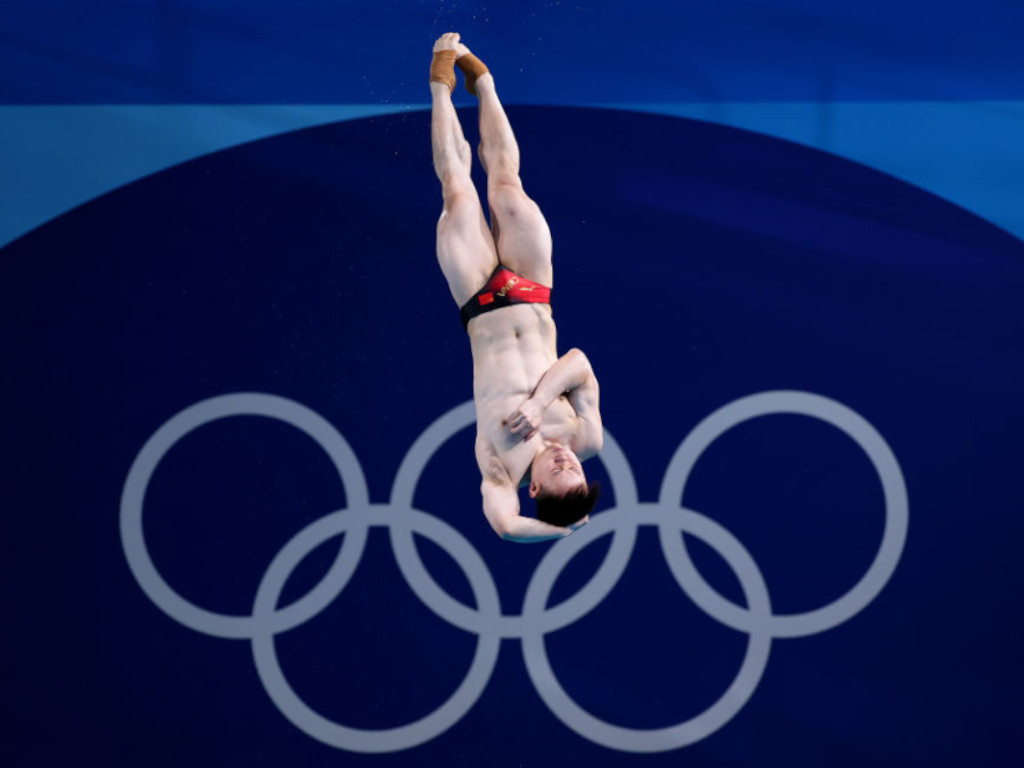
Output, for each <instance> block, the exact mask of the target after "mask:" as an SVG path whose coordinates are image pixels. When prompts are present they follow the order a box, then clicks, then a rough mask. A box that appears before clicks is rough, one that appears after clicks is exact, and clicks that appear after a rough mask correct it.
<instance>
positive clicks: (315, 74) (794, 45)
mask: <svg viewBox="0 0 1024 768" xmlns="http://www.w3.org/2000/svg"><path fill="white" fill-rule="evenodd" d="M1022 27H1024V8H1022V7H1020V6H1019V5H1017V4H1014V3H1004V2H996V1H994V0H984V1H983V2H970V3H968V2H966V1H965V0H942V1H939V2H928V3H924V2H903V3H887V2H882V1H881V0H868V2H852V1H850V0H834V1H833V2H829V3H827V4H823V3H820V2H813V1H812V0H774V1H773V2H757V1H756V0H731V1H730V2H723V3H668V2H663V1H662V0H654V1H652V0H640V1H638V2H630V3H623V2H607V3H593V2H585V1H584V0H580V2H571V0H544V1H542V2H515V3H513V2H502V1H499V2H488V3H475V2H465V1H464V0H431V1H423V2H416V1H415V0H413V1H410V0H387V1H386V2H374V3H361V2H353V1H351V0H348V1H341V2H330V3H324V2H316V1H315V0H305V1H298V2H288V3H284V2H274V1H269V2H257V3H253V2H235V1H234V0H215V1H214V2H202V1H200V0H188V1H183V0H150V1H149V2H140V1H136V2H114V1H112V0H103V1H101V2H91V3H89V4H88V5H82V4H77V3H67V2H63V0H46V1H43V2H40V1H38V0H36V1H32V2H29V1H28V0H19V1H17V2H11V3H8V4H7V6H6V12H5V24H4V33H3V38H2V40H3V54H4V67H3V77H2V79H0V102H4V103H10V104H24V103H29V104H39V103H83V102H84V103H100V104H106V103H123V102H137V103H189V104H191V103H212V104H224V103H228V104H246V103H291V104H295V103H298V104H305V103H338V102H349V103H367V102H378V101H379V102H399V103H408V102H415V101H419V100H420V99H422V98H423V96H422V87H421V73H422V70H423V67H424V63H425V60H426V59H428V57H426V56H424V43H425V42H429V41H430V40H432V39H433V38H434V37H436V36H437V35H438V34H440V33H441V32H447V31H449V30H451V29H456V30H458V31H460V32H462V33H463V34H464V35H465V37H466V40H467V41H470V42H471V43H472V45H475V46H477V47H478V48H479V49H480V51H481V52H483V51H486V52H487V55H488V57H489V58H490V60H491V61H493V62H494V63H495V65H496V66H498V67H499V68H500V71H502V72H503V73H504V74H503V88H504V89H505V95H506V97H507V98H509V99H511V100H513V101H529V102H532V103H548V104H558V103H564V102H565V101H566V100H567V99H568V100H575V101H579V100H582V101H589V102H594V101H750V100H753V101H763V100H770V101H809V100H866V99H885V100H892V99H899V100H934V99H952V100H964V99H1020V98H1024V84H1022V80H1021V77H1020V74H1021V72H1024V53H1022V52H1021V48H1020V46H1019V44H1018V34H1019V31H1020V29H1021V28H1022Z"/></svg>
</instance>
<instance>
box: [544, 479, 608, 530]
mask: <svg viewBox="0 0 1024 768" xmlns="http://www.w3.org/2000/svg"><path fill="white" fill-rule="evenodd" d="M600 495H601V484H600V483H596V482H595V483H591V484H590V485H589V486H586V485H584V486H581V487H579V488H573V489H572V490H571V491H569V492H568V493H567V494H565V495H564V496H554V495H551V494H538V495H537V519H538V520H542V521H543V522H545V523H549V524H550V525H557V526H559V527H565V526H567V525H571V524H572V523H575V522H576V521H577V520H582V519H583V518H584V517H586V516H587V515H589V514H590V511H591V510H592V509H593V508H594V505H595V504H596V503H597V497H598V496H600Z"/></svg>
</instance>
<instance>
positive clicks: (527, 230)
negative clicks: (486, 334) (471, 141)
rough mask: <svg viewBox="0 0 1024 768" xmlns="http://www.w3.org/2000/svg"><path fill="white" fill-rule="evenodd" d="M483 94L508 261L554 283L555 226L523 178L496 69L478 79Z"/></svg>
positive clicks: (488, 158) (485, 147) (498, 235)
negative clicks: (500, 97)
mask: <svg viewBox="0 0 1024 768" xmlns="http://www.w3.org/2000/svg"><path fill="white" fill-rule="evenodd" d="M476 91H477V96H478V97H479V99H480V160H481V162H482V163H483V166H484V170H485V171H487V202H488V205H489V206H490V208H491V229H492V231H493V235H494V239H495V241H496V243H497V246H498V254H499V256H500V258H501V262H502V264H505V265H506V266H508V267H509V268H510V269H512V270H514V271H515V272H518V273H519V274H521V275H522V276H523V277H526V278H529V279H530V280H533V281H535V282H538V283H540V284H541V285H546V286H548V287H551V285H552V283H553V271H552V268H551V231H550V230H549V229H548V224H547V221H545V220H544V216H543V214H542V213H541V212H540V208H538V207H537V204H536V203H535V202H533V200H531V199H530V198H529V197H528V196H527V195H526V192H524V191H523V183H522V181H521V180H520V179H519V145H518V144H517V143H516V137H515V135H514V134H513V133H512V126H511V125H510V124H509V122H508V118H507V117H506V116H505V110H504V109H503V108H502V106H501V102H500V101H499V100H498V93H497V91H496V90H495V87H494V78H493V77H492V76H491V74H490V73H485V74H483V75H481V76H480V77H479V78H478V79H477V81H476Z"/></svg>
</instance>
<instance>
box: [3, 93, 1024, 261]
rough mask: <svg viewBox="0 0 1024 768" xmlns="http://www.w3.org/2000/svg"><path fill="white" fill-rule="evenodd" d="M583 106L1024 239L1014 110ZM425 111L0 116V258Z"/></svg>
mask: <svg viewBox="0 0 1024 768" xmlns="http://www.w3.org/2000/svg"><path fill="white" fill-rule="evenodd" d="M591 106H603V107H612V108H620V109H629V110H633V111H644V112H655V113H661V114H668V115H677V116H684V117H692V118H697V119H702V120H708V121H711V122H715V123H720V124H724V125H730V126H734V127H737V128H743V129H747V130H752V131H757V132H759V133H765V134H768V135H771V136H777V137H780V138H783V139H788V140H790V141H795V142H798V143H801V144H805V145H808V146H812V147H816V148H818V149H822V150H824V151H827V152H830V153H833V154H836V155H839V156H842V157H847V158H849V159H851V160H855V161H857V162H859V163H863V164H865V165H868V166H871V167H873V168H877V169H879V170H881V171H884V172H886V173H889V174H891V175H893V176H896V177H898V178H900V179H903V180H905V181H908V182H910V183H912V184H915V185H916V186H919V187H921V188H922V189H926V190H928V191H930V192H933V193H934V194H937V195H939V196H941V197H943V198H945V199H947V200H950V201H952V202H954V203H956V204H958V205H960V206H962V207H964V208H966V209H968V210H970V211H972V212H973V213H975V214H977V215H979V216H981V217H982V218H985V219H987V220H989V221H991V222H993V223H994V224H997V225H998V226H1000V227H1002V228H1004V229H1006V230H1007V231H1009V232H1012V233H1014V234H1015V235H1016V236H1018V237H1021V238H1022V239H1024V182H1022V181H1021V180H1022V179H1024V102H1020V101H1013V102H1010V101H995V102H993V101H976V102H912V103H900V102H895V103H894V102H872V103H848V102H820V103H723V102H709V103H687V104H681V103H672V104H651V103H647V104H600V105H591ZM425 108H426V107H425V105H381V104H372V105H333V106H332V105H328V106H289V105H262V106H259V105H256V106H195V105H193V106H74V107H71V106H55V107H0V196H2V197H0V199H2V200H3V204H2V206H0V247H2V246H3V245H5V244H7V243H9V242H11V241H12V240H14V239H15V238H17V237H19V236H21V235H23V234H25V233H26V232H29V231H30V230H32V229H34V228H35V227H37V226H39V225H40V224H43V223H45V222H46V221H48V220H50V219H51V218H53V217H55V216H58V215H60V214H61V213H64V212H65V211H68V210H70V209H71V208H74V207H75V206H77V205H80V204H81V203H84V202H86V201H88V200H91V199H92V198H94V197H96V196H98V195H101V194H103V193H105V192H109V191H110V190H112V189H116V188H117V187H120V186H122V185H124V184H127V183H129V182H131V181H134V180H136V179H138V178H141V177H142V176H145V175H147V174H150V173H153V172H155V171H158V170H161V169H163V168H167V167H170V166H172V165H175V164H177V163H181V162H184V161H186V160H190V159H193V158H195V157H199V156H201V155H204V154H207V153H209V152H215V151H218V150H221V149H225V148H227V147H230V146H234V145H237V144H241V143H244V142H248V141H254V140H257V139H261V138H264V137H267V136H271V135H274V134H277V133H283V132H287V131H292V130H297V129H299V128H305V127H309V126H312V125H318V124H322V123H327V122H332V121H338V120H350V119H355V118H359V117H367V116H371V115H375V114H388V113H393V112H401V111H410V110H421V109H425ZM427 140H428V138H427V135H426V124H424V141H425V142H426V141H427ZM667 151H679V152H685V151H686V148H685V147H678V148H674V149H673V148H667Z"/></svg>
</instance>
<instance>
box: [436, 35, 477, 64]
mask: <svg viewBox="0 0 1024 768" xmlns="http://www.w3.org/2000/svg"><path fill="white" fill-rule="evenodd" d="M459 37H460V35H459V33H458V32H445V33H444V34H443V35H441V36H440V37H439V38H437V40H436V42H435V43H434V53H437V52H438V51H457V50H458V49H459V48H460V47H462V48H464V49H465V51H463V53H465V52H468V51H469V49H468V48H466V46H464V45H462V44H461V43H460V42H459ZM463 53H459V54H458V56H462V55H463ZM458 56H456V58H458Z"/></svg>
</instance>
